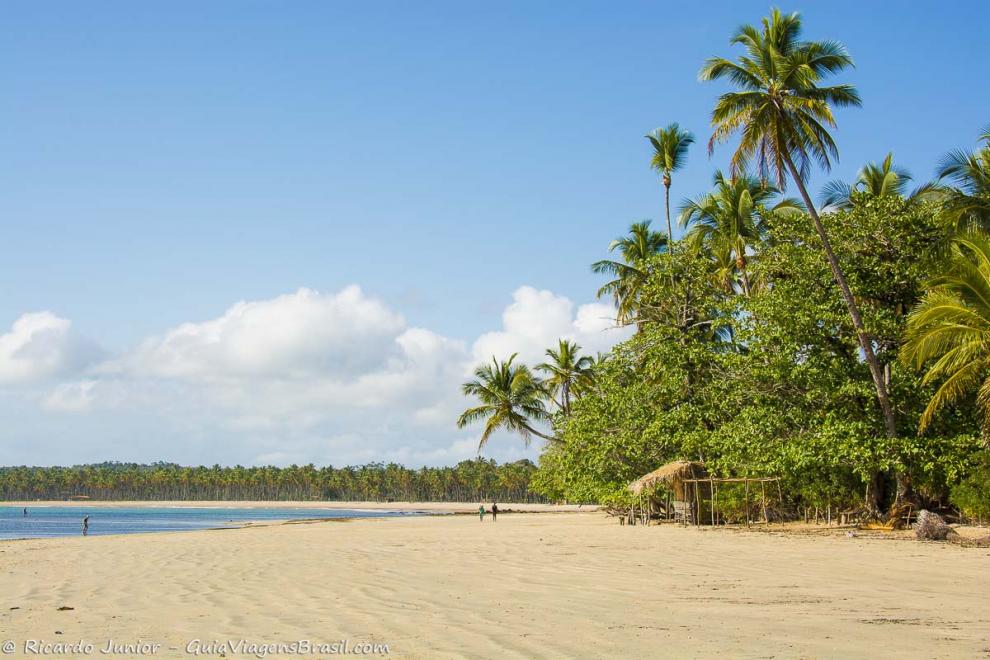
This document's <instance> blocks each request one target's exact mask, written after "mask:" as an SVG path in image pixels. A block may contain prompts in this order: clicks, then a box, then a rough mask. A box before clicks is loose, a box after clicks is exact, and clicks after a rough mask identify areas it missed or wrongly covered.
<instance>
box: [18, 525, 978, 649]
mask: <svg viewBox="0 0 990 660" xmlns="http://www.w3.org/2000/svg"><path fill="white" fill-rule="evenodd" d="M60 607H71V608H73V609H69V610H62V611H60V610H59V608H60ZM14 608H16V609H14ZM56 631H60V632H61V634H56ZM108 638H113V639H114V640H116V641H118V642H133V641H136V640H137V639H142V640H145V641H153V642H160V643H162V644H163V646H162V648H161V649H160V650H159V651H158V654H157V656H158V657H186V656H185V649H186V645H187V643H188V642H189V640H192V639H196V638H198V639H202V640H208V641H212V640H227V639H230V640H240V639H244V640H248V641H249V642H255V643H271V642H279V641H281V642H288V641H293V640H301V639H307V640H312V641H314V642H331V641H334V640H339V639H342V638H348V639H350V640H351V641H352V643H353V642H365V641H373V642H379V643H387V644H389V647H390V650H391V652H392V655H394V656H398V657H417V658H419V657H426V658H538V657H545V658H561V657H581V658H599V657H609V658H657V657H678V658H682V657H711V656H713V655H715V654H718V655H721V656H722V657H761V658H766V657H783V658H796V657H803V658H833V657H834V658H853V657H856V658H878V657H917V658H960V657H986V656H987V655H988V654H990V550H987V549H977V548H960V547H954V546H950V545H945V544H934V543H919V542H916V541H912V540H889V539H878V538H866V537H864V536H863V535H861V536H859V537H857V538H846V537H845V536H844V535H837V534H833V535H829V536H820V535H819V536H813V535H801V534H767V533H762V532H755V531H732V530H725V529H722V530H699V529H691V528H680V527H675V526H660V527H656V526H654V527H642V526H636V527H620V526H619V525H617V524H616V523H615V520H614V519H608V518H606V517H605V516H603V515H602V514H598V513H587V514H565V515H549V514H528V515H504V516H501V517H500V518H499V521H498V523H496V524H492V523H491V522H490V521H487V522H486V523H484V524H481V523H479V522H478V520H477V518H476V517H473V516H438V517H431V518H425V517H424V518H394V519H377V520H353V521H350V522H336V523H335V522H320V523H311V524H278V525H271V526H263V527H251V528H246V529H237V530H228V531H199V532H182V533H169V534H148V535H132V536H117V537H109V536H102V537H101V536H96V537H89V538H82V537H78V538H62V539H47V540H28V541H9V542H3V543H0V640H7V639H10V640H15V641H16V642H17V644H18V646H19V647H21V646H22V645H23V643H24V641H25V640H27V639H43V640H46V641H48V642H53V641H54V642H76V641H78V640H80V639H82V640H88V641H89V642H91V643H93V644H94V645H95V646H96V647H97V649H98V648H99V647H100V646H102V645H103V644H105V643H106V640H107V639H108ZM214 657H216V656H214ZM227 657H237V656H235V655H233V654H231V653H229V652H228V653H227ZM317 657H320V656H317Z"/></svg>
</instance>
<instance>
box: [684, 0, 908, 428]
mask: <svg viewBox="0 0 990 660" xmlns="http://www.w3.org/2000/svg"><path fill="white" fill-rule="evenodd" d="M730 43H732V44H737V45H740V46H742V47H743V49H744V50H745V54H743V55H740V56H739V58H738V59H737V60H736V61H731V60H727V59H725V58H721V57H715V58H711V59H709V60H708V62H706V63H705V65H704V67H703V68H702V69H701V72H700V74H699V77H700V78H701V79H702V80H719V79H727V80H728V81H729V82H731V83H732V84H733V85H735V86H736V87H738V88H739V91H734V92H728V93H726V94H723V95H722V96H720V97H719V99H718V102H717V103H716V105H715V109H714V110H713V111H712V126H713V129H714V130H713V133H712V136H711V139H710V140H709V143H708V149H709V152H711V151H712V150H713V149H714V146H715V143H717V142H723V141H726V140H728V139H729V138H730V137H731V136H732V135H734V134H736V133H738V134H739V135H740V138H739V144H738V147H737V148H736V150H735V152H734V153H733V155H732V161H731V164H732V173H733V174H739V173H741V172H743V171H745V170H746V167H747V165H749V164H750V162H751V161H753V160H754V159H755V161H756V162H755V165H756V168H757V172H758V174H759V176H760V178H761V179H764V180H767V179H771V178H773V179H774V180H775V182H776V183H777V185H778V187H779V188H780V189H781V190H783V189H784V188H785V186H786V184H787V178H788V176H790V178H791V179H792V180H793V181H794V184H795V185H796V186H797V188H798V191H799V192H800V193H801V199H802V200H804V204H805V206H806V207H807V209H808V215H810V216H811V220H812V222H813V223H814V226H815V231H816V232H817V233H818V237H819V239H820V240H821V242H822V247H823V249H824V251H825V257H826V259H827V260H828V264H829V267H830V268H831V270H832V276H833V277H834V279H835V282H836V284H838V286H839V290H840V291H841V292H842V298H843V300H844V301H845V303H846V307H847V308H848V309H849V316H850V317H851V318H852V322H853V327H854V328H855V329H856V336H857V338H858V340H859V345H860V348H861V349H862V351H863V355H864V357H865V358H866V362H867V364H868V365H869V369H870V375H871V376H872V377H873V384H874V387H875V388H876V392H877V400H878V402H879V404H880V410H881V412H882V414H883V420H884V429H885V430H886V432H887V435H888V436H889V437H896V436H897V424H896V421H895V419H894V411H893V408H892V406H891V404H890V397H889V395H888V392H887V384H886V383H885V382H884V375H883V369H882V368H881V367H880V363H879V361H878V360H877V356H876V353H875V352H874V350H873V342H872V340H871V338H870V336H869V335H868V334H867V332H866V328H865V326H864V325H863V318H862V316H861V314H860V312H859V306H858V305H857V304H856V300H855V299H854V298H853V294H852V291H851V290H850V289H849V284H848V283H847V282H846V277H845V274H844V273H843V272H842V268H841V266H840V265H839V260H838V258H836V256H835V252H834V251H833V249H832V243H831V241H829V238H828V234H827V233H826V231H825V227H824V225H822V221H821V218H820V217H819V215H818V212H817V211H816V210H815V206H814V204H813V203H812V201H811V196H810V195H809V194H808V189H807V187H806V186H805V183H804V182H805V179H806V178H807V177H808V174H809V173H810V170H811V163H812V162H817V163H818V165H819V166H820V167H821V168H822V169H823V170H826V171H827V170H828V169H830V168H831V164H832V159H834V158H837V157H838V149H837V147H836V145H835V140H833V139H832V136H831V135H830V134H829V132H828V130H829V128H830V127H834V126H835V117H834V115H833V114H832V107H833V106H836V107H841V106H858V105H860V103H861V102H860V98H859V94H858V92H857V91H856V89H855V88H854V87H852V86H851V85H844V84H843V85H832V86H822V85H820V83H821V82H822V81H823V80H824V79H825V77H827V76H828V75H830V74H834V73H838V72H840V71H842V70H844V69H847V68H849V67H851V66H852V65H853V61H852V58H851V57H850V56H849V53H848V52H847V51H846V49H845V47H844V46H843V45H842V44H840V43H838V42H836V41H802V40H801V17H800V15H799V14H797V13H793V14H789V15H787V16H785V15H784V14H782V13H781V12H780V10H779V9H774V10H772V12H771V14H770V16H769V17H766V18H764V19H763V21H762V27H756V26H753V25H744V26H742V27H740V28H739V29H738V30H737V31H736V34H735V35H734V36H733V37H732V39H731V42H730Z"/></svg>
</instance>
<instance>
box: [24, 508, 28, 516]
mask: <svg viewBox="0 0 990 660" xmlns="http://www.w3.org/2000/svg"><path fill="white" fill-rule="evenodd" d="M27 514H28V510H27V507H24V515H25V516H26V515H27Z"/></svg>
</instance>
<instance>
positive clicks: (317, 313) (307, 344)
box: [125, 286, 405, 379]
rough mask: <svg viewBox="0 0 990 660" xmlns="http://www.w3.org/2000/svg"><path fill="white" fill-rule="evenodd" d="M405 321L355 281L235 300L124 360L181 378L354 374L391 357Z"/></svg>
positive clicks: (151, 341) (143, 370)
mask: <svg viewBox="0 0 990 660" xmlns="http://www.w3.org/2000/svg"><path fill="white" fill-rule="evenodd" d="M404 325H405V322H404V321H403V319H402V317H401V316H400V315H399V314H396V313H394V312H392V311H391V310H389V309H387V308H386V307H385V306H384V305H383V304H382V303H380V302H378V301H377V300H374V299H370V298H367V297H366V296H365V295H364V294H363V293H362V291H361V289H360V288H359V287H357V286H349V287H347V288H345V289H344V290H342V291H341V292H340V293H337V294H335V295H324V294H320V293H319V292H317V291H313V290H311V289H300V290H299V291H297V292H295V293H292V294H287V295H283V296H279V297H277V298H273V299H271V300H262V301H258V302H239V303H237V304H235V305H234V306H232V307H231V308H230V309H228V310H227V311H226V312H225V313H224V315H223V316H221V317H219V318H217V319H213V320H210V321H205V322H202V323H185V324H183V325H180V326H178V327H177V328H173V329H172V330H170V331H169V332H167V333H166V334H165V336H163V337H155V338H151V339H149V340H147V341H146V342H144V343H143V344H142V346H141V347H139V349H138V350H137V351H136V352H135V353H134V354H133V355H131V356H130V357H129V359H128V360H127V361H126V362H125V364H126V366H127V367H129V368H130V369H133V370H134V371H135V372H136V373H138V374H149V375H156V376H165V377H180V378H193V379H195V378H211V377H219V378H223V377H257V376H261V377H265V376H280V377H286V378H291V377H300V376H308V375H312V374H317V373H326V372H330V373H334V374H339V375H342V376H343V375H355V376H356V375H359V374H362V373H365V372H367V371H368V370H371V369H374V368H376V367H379V366H381V365H382V364H383V363H384V362H385V361H386V360H387V359H389V357H390V356H391V355H392V349H393V348H394V346H393V343H394V339H395V336H396V334H397V333H398V332H400V331H401V330H402V328H403V327H404Z"/></svg>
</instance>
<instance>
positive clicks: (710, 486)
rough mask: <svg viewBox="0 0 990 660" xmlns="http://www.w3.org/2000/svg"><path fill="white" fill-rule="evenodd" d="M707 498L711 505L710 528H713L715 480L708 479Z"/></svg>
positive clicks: (712, 478)
mask: <svg viewBox="0 0 990 660" xmlns="http://www.w3.org/2000/svg"><path fill="white" fill-rule="evenodd" d="M708 491H709V492H708V497H709V498H710V499H711V503H712V527H714V526H715V478H714V477H708Z"/></svg>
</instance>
